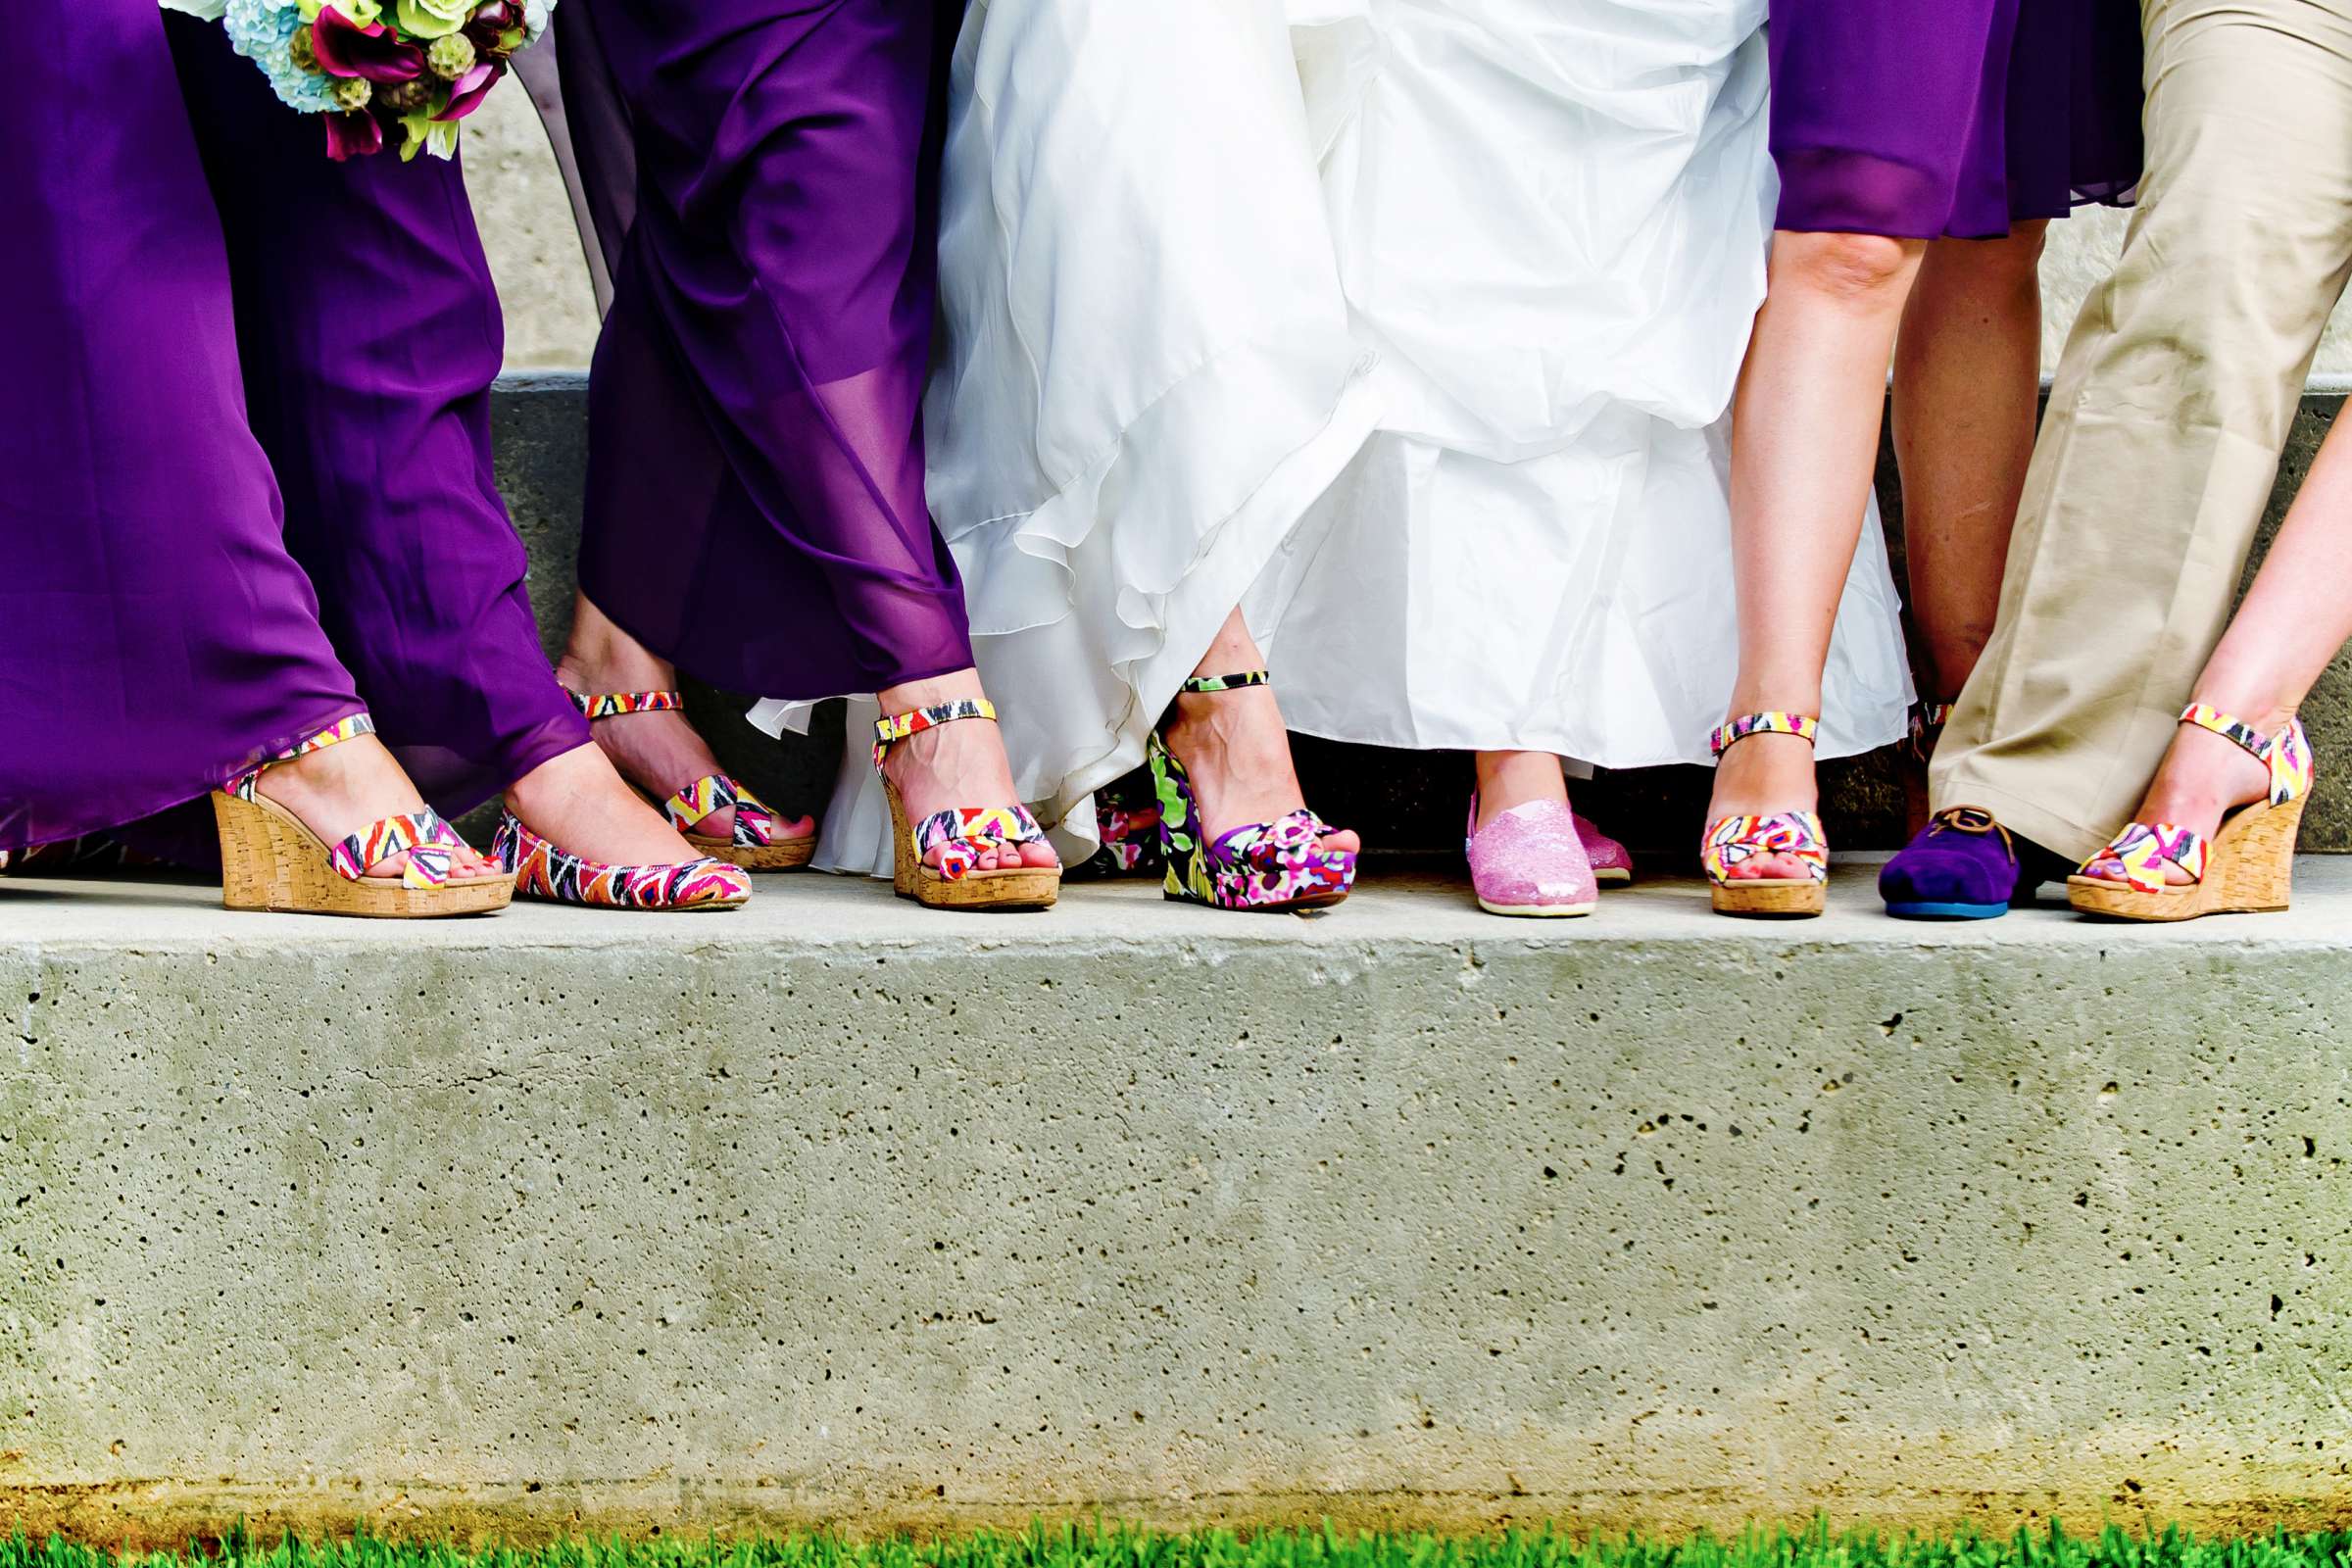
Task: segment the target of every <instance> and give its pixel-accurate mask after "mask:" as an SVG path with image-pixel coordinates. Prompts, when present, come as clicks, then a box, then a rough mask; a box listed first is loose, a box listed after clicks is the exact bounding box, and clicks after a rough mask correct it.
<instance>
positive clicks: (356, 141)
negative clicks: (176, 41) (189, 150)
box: [163, 0, 555, 163]
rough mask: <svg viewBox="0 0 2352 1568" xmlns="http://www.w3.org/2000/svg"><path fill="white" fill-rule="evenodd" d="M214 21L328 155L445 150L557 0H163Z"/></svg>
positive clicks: (454, 144) (441, 153)
mask: <svg viewBox="0 0 2352 1568" xmlns="http://www.w3.org/2000/svg"><path fill="white" fill-rule="evenodd" d="M163 5H164V9H165V10H167V11H185V12H188V13H189V14H191V15H193V16H198V17H202V18H205V19H206V20H208V21H214V22H218V23H220V24H221V25H222V26H223V27H225V28H226V29H227V31H228V40H229V42H230V43H231V44H232V45H234V46H235V48H236V51H237V53H239V54H241V55H243V56H244V57H245V58H246V59H248V60H251V61H252V62H253V63H254V64H255V65H257V66H259V67H261V68H262V71H263V73H264V74H266V75H268V76H269V78H270V86H272V87H274V88H276V89H277V95H278V97H279V98H281V99H283V100H285V102H286V103H288V104H290V105H291V106H293V107H294V108H295V109H298V110H300V111H302V112H303V113H305V114H312V115H317V116H319V119H320V121H321V122H323V123H324V124H325V126H326V155H327V156H328V157H329V158H332V159H334V160H335V161H336V162H338V163H340V162H341V161H342V160H344V159H346V158H352V157H358V156H363V155H366V154H368V153H375V152H381V151H382V150H383V147H384V137H385V135H386V133H387V132H390V131H395V130H397V131H398V132H399V133H400V137H401V143H400V156H401V157H402V159H404V160H406V159H411V158H414V157H416V156H417V153H419V152H429V153H431V154H432V155H433V156H434V157H436V158H447V157H449V156H451V155H452V154H454V153H455V152H456V151H457V150H458V122H460V121H462V120H464V119H465V118H466V116H467V115H470V114H472V113H473V112H474V110H475V109H476V108H478V107H480V105H481V101H482V98H483V95H484V94H486V93H488V92H489V90H490V89H491V88H492V87H493V86H495V85H497V83H498V78H499V77H501V76H503V75H505V74H506V73H507V62H508V60H510V59H511V58H513V56H514V54H515V50H517V49H521V48H524V47H526V46H528V45H530V44H532V43H536V42H537V41H538V39H539V35H540V34H541V33H542V32H545V31H546V30H547V14H548V12H549V11H550V10H552V9H553V8H554V5H555V0H163Z"/></svg>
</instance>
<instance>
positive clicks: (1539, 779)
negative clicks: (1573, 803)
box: [1475, 752, 1568, 828]
mask: <svg viewBox="0 0 2352 1568" xmlns="http://www.w3.org/2000/svg"><path fill="white" fill-rule="evenodd" d="M1538 801H1557V802H1559V803H1560V804H1561V805H1562V806H1566V805H1567V804H1568V779H1567V775H1566V774H1564V773H1562V772H1561V771H1560V760H1559V759H1558V758H1556V757H1553V756H1552V755H1550V754H1549V753H1548V752H1481V753H1479V754H1478V821H1477V823H1476V824H1475V825H1476V826H1478V827H1482V828H1483V827H1485V826H1486V825H1487V824H1488V823H1489V822H1492V821H1493V820H1495V818H1496V817H1498V816H1500V815H1501V814H1502V813H1503V812H1505V811H1512V810H1516V809H1519V808H1520V807H1522V806H1533V805H1534V804H1535V803H1536V802H1538Z"/></svg>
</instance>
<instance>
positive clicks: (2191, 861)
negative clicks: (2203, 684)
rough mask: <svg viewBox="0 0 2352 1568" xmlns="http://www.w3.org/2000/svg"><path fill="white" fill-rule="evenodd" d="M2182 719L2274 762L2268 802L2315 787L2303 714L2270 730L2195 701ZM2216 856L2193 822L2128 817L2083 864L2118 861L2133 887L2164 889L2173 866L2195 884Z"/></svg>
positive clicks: (2280, 803)
mask: <svg viewBox="0 0 2352 1568" xmlns="http://www.w3.org/2000/svg"><path fill="white" fill-rule="evenodd" d="M2180 722H2181V723H2183V724H2192V725H2194V726H2196V727H2197V728H2198V729H2202V730H2208V731H2211V732H2212V733H2213V734H2216V735H2219V736H2221V737H2222V738H2223V739H2224V740H2227V741H2229V742H2230V743H2232V744H2233V745H2235V746H2237V747H2238V748H2240V749H2241V750H2243V751H2245V752H2247V753H2248V754H2250V755H2251V756H2252V757H2253V758H2254V759H2255V760H2257V761H2259V762H2261V763H2262V764H2263V766H2264V767H2266V768H2268V769H2269V770H2270V775H2271V777H2270V791H2269V794H2268V796H2267V797H2266V802H2265V804H2267V805H2271V806H2284V805H2286V804H2287V803H2288V802H2289V801H2293V800H2297V799H2300V798H2301V797H2302V796H2304V795H2307V794H2309V793H2310V792H2311V781H2312V759H2311V739H2310V737H2309V736H2307V735H2305V734H2304V732H2303V721H2302V720H2301V719H2299V718H2290V719H2288V720H2287V721H2286V727H2285V728H2284V729H2282V730H2279V731H2278V733H2277V734H2274V735H2265V734H2263V733H2262V732H2261V731H2260V730H2257V729H2256V728H2254V726H2253V725H2251V724H2248V723H2247V722H2246V721H2245V720H2243V719H2241V718H2236V717H2234V716H2232V715H2230V714H2229V713H2225V712H2223V711H2221V710H2220V709H2218V708H2213V707H2210V706H2208V705H2207V704H2204V703H2191V704H2189V705H2188V707H2186V708H2185V709H2183V710H2181V712H2180ZM2212 859H2213V845H2212V843H2211V841H2209V840H2208V839H2207V838H2206V837H2205V835H2204V834H2202V833H2199V832H2197V831H2196V830H2195V829H2193V828H2185V827H2180V826H2179V825H2177V824H2175V823H2172V822H2128V823H2126V824H2125V826H2124V830H2123V831H2122V832H2121V833H2118V834H2117V835H2116V836H2115V837H2114V838H2113V839H2111V840H2109V841H2108V844H2107V847H2106V848H2105V849H2103V850H2101V851H2099V853H2098V854H2096V855H2094V856H2092V857H2091V858H2089V859H2088V860H2085V861H2084V862H2083V864H2082V869H2083V870H2084V871H2085V872H2088V871H2089V870H2090V868H2091V867H2092V866H2095V865H2099V864H2101V863H2103V862H2107V861H2112V862H2114V864H2115V866H2116V868H2117V869H2118V870H2120V871H2122V872H2123V880H2124V884H2125V886H2127V887H2129V888H2131V891H2132V892H2134V893H2162V892H2163V891H2164V890H2165V888H2166V886H2167V885H2168V884H2167V879H2166V875H2165V868H2166V867H2167V866H2178V867H2180V870H2181V871H2182V872H2184V873H2185V874H2186V875H2187V877H2188V880H2189V882H2190V883H2191V884H2195V883H2199V882H2202V881H2204V880H2205V870H2206V867H2207V866H2208V865H2209V864H2210V863H2211V862H2212Z"/></svg>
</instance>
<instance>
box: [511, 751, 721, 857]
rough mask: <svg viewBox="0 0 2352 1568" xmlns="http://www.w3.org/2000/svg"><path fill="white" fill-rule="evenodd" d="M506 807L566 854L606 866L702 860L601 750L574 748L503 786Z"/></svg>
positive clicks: (700, 855) (696, 851)
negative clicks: (504, 787) (505, 789)
mask: <svg viewBox="0 0 2352 1568" xmlns="http://www.w3.org/2000/svg"><path fill="white" fill-rule="evenodd" d="M507 809H508V810H510V811H513V812H514V813H515V816H516V817H517V818H519V819H520V820H521V822H522V825H523V826H525V827H527V828H529V829H530V830H531V831H532V832H534V833H536V834H538V835H539V836H540V837H541V838H543V839H546V840H547V841H549V842H550V843H552V844H554V845H556V846H558V847H559V848H561V849H562V850H563V851H564V853H565V854H567V855H576V856H579V857H581V858H583V859H589V860H599V861H602V862H603V863H605V864H607V865H679V864H683V863H684V862H686V861H688V860H699V859H701V858H703V852H702V851H700V850H698V849H696V848H695V847H694V846H693V845H691V844H688V843H687V842H686V840H685V839H684V838H682V837H680V836H679V834H678V833H677V831H676V830H675V829H673V828H672V827H670V825H669V824H668V823H667V822H665V821H663V820H662V813H661V812H659V811H657V810H655V809H653V808H652V807H651V806H648V805H647V804H646V803H645V798H644V797H643V796H641V795H639V794H638V793H637V792H636V791H635V790H633V789H631V788H629V787H628V785H626V784H625V783H623V782H621V777H620V775H619V774H618V773H617V772H615V771H613V764H612V762H611V761H610V760H607V759H606V756H605V754H604V752H602V751H601V750H599V749H598V748H597V747H595V746H594V745H589V746H575V747H573V748H572V749H571V750H570V751H568V752H565V753H564V755H563V756H561V757H558V758H555V759H553V760H549V761H545V762H542V763H540V764H539V765H538V766H537V767H534V768H532V769H531V770H530V771H529V772H528V773H525V774H523V775H522V777H520V778H518V779H516V780H515V782H514V783H513V784H511V785H509V786H508V787H507Z"/></svg>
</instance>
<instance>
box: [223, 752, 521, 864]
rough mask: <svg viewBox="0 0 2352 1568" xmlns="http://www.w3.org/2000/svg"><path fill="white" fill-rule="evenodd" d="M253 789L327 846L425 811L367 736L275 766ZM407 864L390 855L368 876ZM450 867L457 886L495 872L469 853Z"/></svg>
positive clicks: (404, 858) (392, 763)
mask: <svg viewBox="0 0 2352 1568" xmlns="http://www.w3.org/2000/svg"><path fill="white" fill-rule="evenodd" d="M257 787H258V788H259V789H260V791H261V793H262V794H264V795H267V796H269V797H270V799H271V800H273V801H275V802H276V803H277V804H278V805H280V806H282V807H284V808H285V809H287V810H289V811H292V812H293V813H294V814H295V815H296V816H298V817H300V818H301V819H302V821H303V825H304V826H306V827H308V828H309V829H310V830H311V831H312V832H314V833H316V834H318V835H319V837H320V838H322V839H324V840H326V842H327V843H329V844H339V843H341V842H342V841H343V840H345V839H347V838H349V837H351V836H352V835H353V834H354V833H357V832H360V831H361V830H363V829H365V828H367V827H368V825H369V824H371V823H374V822H380V821H382V820H383V819H384V818H385V817H387V816H405V815H407V814H409V813H411V812H414V811H419V810H422V809H424V797H423V796H421V795H419V794H417V786H416V785H414V784H412V783H410V782H409V775H408V774H407V773H405V772H403V771H401V766H400V763H399V762H397V761H395V760H393V758H392V754H391V753H390V752H388V751H386V750H385V749H384V746H383V743H382V742H381V741H378V740H377V739H376V738H375V737H374V736H372V735H362V736H359V737H357V738H355V739H352V740H348V741H343V742H340V743H339V744H337V745H334V746H328V747H325V748H323V749H321V750H319V751H316V752H313V753H311V754H310V755H309V756H307V757H298V758H296V759H295V760H293V761H290V762H280V763H278V764H277V765H276V766H274V767H270V768H268V769H266V770H265V771H264V772H263V774H262V778H261V783H260V784H259V785H258V786H257ZM408 865H409V858H408V857H407V856H405V855H395V856H394V857H392V858H390V859H389V860H386V861H384V862H383V863H382V864H381V865H378V866H374V867H372V868H371V869H369V871H368V875H369V876H385V877H396V876H399V875H400V874H401V872H403V871H405V870H407V869H408ZM450 866H451V870H450V875H451V878H452V880H455V881H460V882H470V881H472V880H474V879H475V878H477V877H485V876H495V875H497V874H498V870H497V867H495V866H493V865H491V864H490V862H488V861H487V860H485V859H483V858H481V857H480V856H479V855H477V854H475V853H474V852H473V851H471V850H468V851H466V853H465V854H463V855H457V856H453V857H451V859H450Z"/></svg>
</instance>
